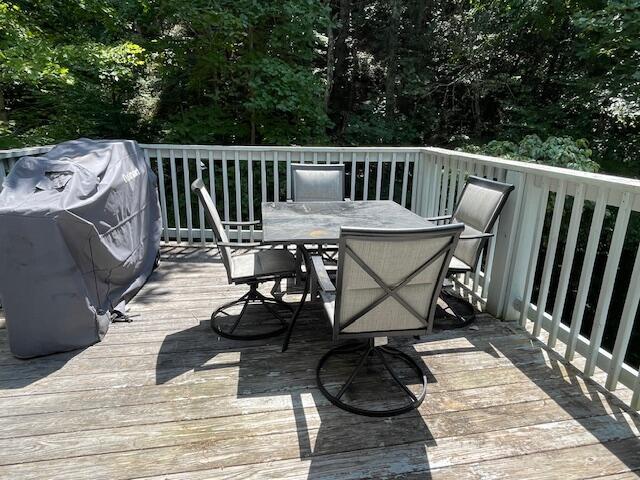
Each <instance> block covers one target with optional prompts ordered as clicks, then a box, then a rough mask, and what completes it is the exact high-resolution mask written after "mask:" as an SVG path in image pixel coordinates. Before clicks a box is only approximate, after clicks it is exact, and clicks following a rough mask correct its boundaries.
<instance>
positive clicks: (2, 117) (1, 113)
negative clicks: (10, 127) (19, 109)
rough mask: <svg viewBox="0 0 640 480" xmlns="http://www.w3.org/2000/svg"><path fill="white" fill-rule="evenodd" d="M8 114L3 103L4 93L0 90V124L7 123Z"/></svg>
mask: <svg viewBox="0 0 640 480" xmlns="http://www.w3.org/2000/svg"><path fill="white" fill-rule="evenodd" d="M8 121H9V114H8V112H7V108H6V105H5V103H4V92H3V91H2V90H0V122H8Z"/></svg>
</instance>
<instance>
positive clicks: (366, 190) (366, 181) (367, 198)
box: [362, 152, 369, 200]
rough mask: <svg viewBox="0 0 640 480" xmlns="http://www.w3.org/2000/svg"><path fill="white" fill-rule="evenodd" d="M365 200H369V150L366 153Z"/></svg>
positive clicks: (363, 196) (363, 197) (363, 195)
mask: <svg viewBox="0 0 640 480" xmlns="http://www.w3.org/2000/svg"><path fill="white" fill-rule="evenodd" d="M362 199H363V200H369V152H367V153H365V154H364V190H363V194H362Z"/></svg>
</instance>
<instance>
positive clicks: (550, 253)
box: [533, 180, 567, 337]
mask: <svg viewBox="0 0 640 480" xmlns="http://www.w3.org/2000/svg"><path fill="white" fill-rule="evenodd" d="M566 191H567V184H566V182H565V181H564V180H561V181H560V185H559V187H558V191H557V192H556V198H555V202H554V206H553V216H552V219H551V229H550V230H549V240H548V243H547V254H546V257H545V259H544V268H543V269H542V279H541V280H540V294H539V295H538V302H537V304H538V312H537V316H536V321H535V325H534V327H533V334H534V335H535V336H536V337H537V336H538V335H540V330H541V328H542V320H543V319H544V311H545V305H546V304H547V298H548V296H549V286H550V284H551V273H552V271H553V263H554V260H555V257H556V248H557V246H558V236H559V234H560V225H561V223H562V214H563V213H564V199H565V194H566Z"/></svg>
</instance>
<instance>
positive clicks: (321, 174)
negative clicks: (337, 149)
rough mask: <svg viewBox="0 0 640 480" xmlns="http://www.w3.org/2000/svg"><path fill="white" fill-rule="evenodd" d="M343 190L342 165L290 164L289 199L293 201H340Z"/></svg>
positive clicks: (342, 197)
mask: <svg viewBox="0 0 640 480" xmlns="http://www.w3.org/2000/svg"><path fill="white" fill-rule="evenodd" d="M344 191H345V185H344V165H317V164H306V163H294V164H292V165H291V198H290V200H292V201H294V202H340V201H343V200H344V199H345V197H344Z"/></svg>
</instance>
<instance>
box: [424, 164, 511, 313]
mask: <svg viewBox="0 0 640 480" xmlns="http://www.w3.org/2000/svg"><path fill="white" fill-rule="evenodd" d="M513 188H514V187H513V185H509V184H507V183H502V182H497V181H495V180H489V179H486V178H481V177H475V176H470V177H469V178H468V179H467V183H466V184H465V186H464V188H463V189H462V193H461V195H460V200H458V203H457V205H456V207H455V209H454V211H453V214H451V215H443V216H439V217H433V218H429V219H428V220H431V221H432V222H437V223H439V224H450V223H462V224H464V232H463V233H462V235H461V236H460V241H459V242H458V246H457V247H456V250H455V252H454V254H453V257H452V259H451V263H450V265H449V270H448V275H455V274H459V273H471V272H475V271H476V269H477V268H479V265H478V262H479V260H480V255H481V253H482V251H483V250H484V249H485V248H486V247H487V244H488V242H489V240H490V239H491V237H493V233H491V231H492V230H493V226H494V225H495V223H496V220H498V217H499V216H500V213H501V212H502V209H503V207H504V205H505V203H506V202H507V199H508V198H509V194H510V193H511V191H512V190H513ZM443 294H444V295H445V296H450V295H451V294H450V293H449V292H447V291H446V289H445V290H443ZM473 312H474V311H473V308H471V313H470V314H469V315H468V316H467V318H465V317H463V316H459V315H458V319H459V320H461V321H462V324H461V325H460V326H464V325H467V324H468V323H470V322H472V321H473V320H474V318H475V315H474V313H473ZM454 316H456V315H455V314H454Z"/></svg>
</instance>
